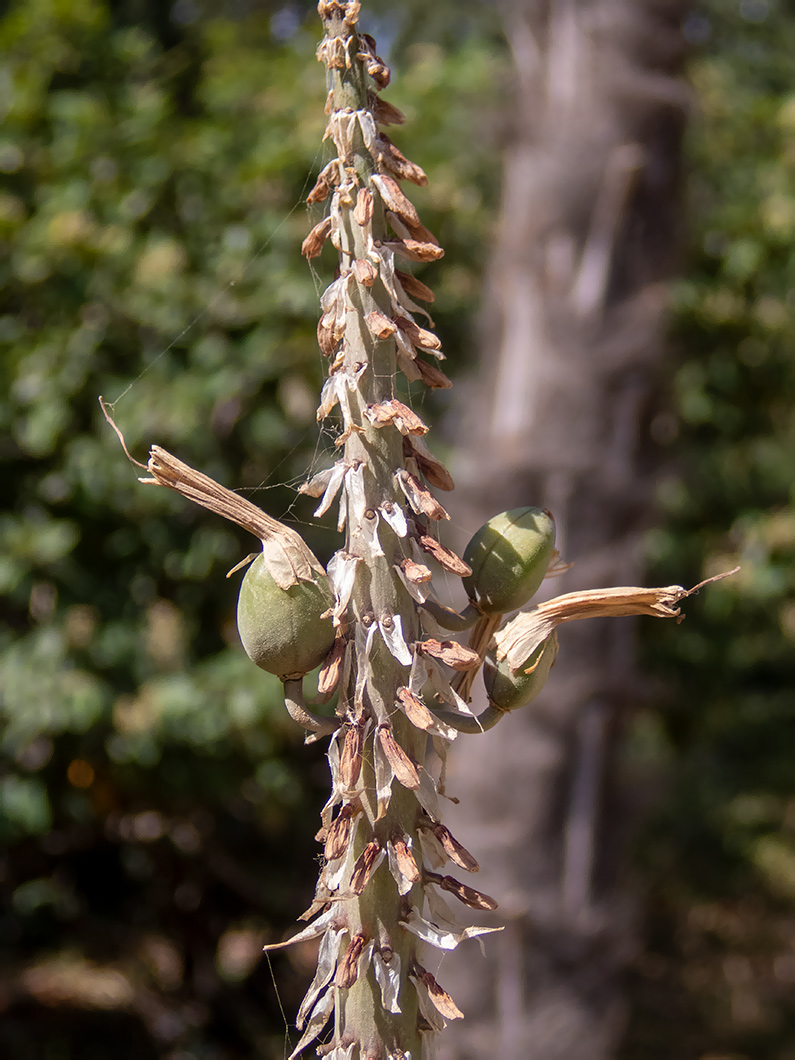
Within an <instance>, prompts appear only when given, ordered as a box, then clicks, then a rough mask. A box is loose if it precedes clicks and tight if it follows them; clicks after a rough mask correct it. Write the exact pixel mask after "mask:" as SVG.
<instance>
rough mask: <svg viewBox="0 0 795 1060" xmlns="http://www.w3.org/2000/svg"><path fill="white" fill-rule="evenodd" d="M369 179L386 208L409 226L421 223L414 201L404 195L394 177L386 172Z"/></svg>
mask: <svg viewBox="0 0 795 1060" xmlns="http://www.w3.org/2000/svg"><path fill="white" fill-rule="evenodd" d="M371 179H372V181H373V183H374V184H375V186H376V187H377V188H378V190H379V192H380V193H381V198H382V199H383V201H384V205H385V206H386V208H387V209H388V210H392V211H394V213H396V214H397V215H398V217H400V218H401V219H402V220H403V221H405V223H406V224H407V225H409V226H410V227H415V226H418V225H420V224H421V221H420V216H419V214H418V213H417V210H416V208H415V206H414V203H413V202H412V201H411V200H410V199H409V198H407V197H406V195H404V193H403V191H402V189H401V187H400V185H399V184H398V182H397V181H396V180H395V178H394V177H390V176H388V175H386V174H376V175H374V176H373V177H372V178H371ZM429 242H430V241H429Z"/></svg>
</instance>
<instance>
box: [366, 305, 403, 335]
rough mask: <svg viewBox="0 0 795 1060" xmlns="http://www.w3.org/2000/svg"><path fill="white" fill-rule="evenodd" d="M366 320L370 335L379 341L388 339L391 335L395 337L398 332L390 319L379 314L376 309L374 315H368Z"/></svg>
mask: <svg viewBox="0 0 795 1060" xmlns="http://www.w3.org/2000/svg"><path fill="white" fill-rule="evenodd" d="M364 319H365V323H366V324H367V327H368V328H369V329H370V333H371V334H372V335H374V336H375V337H376V338H377V339H388V338H389V336H390V335H394V334H395V332H396V331H397V325H396V324H395V323H394V322H393V321H391V320H390V319H389V317H386V316H384V314H383V313H379V312H378V311H377V310H375V309H374V310H373V311H372V313H368V314H367V316H366V317H365V318H364Z"/></svg>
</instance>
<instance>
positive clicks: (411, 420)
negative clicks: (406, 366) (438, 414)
mask: <svg viewBox="0 0 795 1060" xmlns="http://www.w3.org/2000/svg"><path fill="white" fill-rule="evenodd" d="M364 414H365V416H366V417H367V419H368V420H369V421H370V423H372V425H373V426H374V427H388V426H389V425H390V424H393V423H394V425H395V426H396V427H397V429H398V430H399V431H400V433H401V434H427V433H428V427H427V424H425V423H423V421H422V420H421V419H420V418H419V416H418V415H417V413H416V412H412V410H411V409H410V408H409V407H408V405H404V404H403V402H402V401H398V400H397V398H390V399H389V401H381V402H379V404H377V405H368V406H367V408H366V409H365V410H364Z"/></svg>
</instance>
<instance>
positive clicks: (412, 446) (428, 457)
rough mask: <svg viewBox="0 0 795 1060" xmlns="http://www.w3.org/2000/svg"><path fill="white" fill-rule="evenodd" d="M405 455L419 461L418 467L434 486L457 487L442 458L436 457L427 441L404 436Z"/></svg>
mask: <svg viewBox="0 0 795 1060" xmlns="http://www.w3.org/2000/svg"><path fill="white" fill-rule="evenodd" d="M403 455H404V456H405V457H412V458H413V459H414V460H416V461H417V467H418V468H419V469H420V471H421V472H422V473H423V475H424V476H425V478H426V479H427V480H428V482H430V484H431V485H432V486H436V488H437V489H440V490H446V491H449V490H453V489H455V483H454V482H453V476H452V475H451V474H450V472H449V471H448V470H447V468H446V467H445V466H444V464H443V463H442V462H441V460H437V459H436V457H435V456H434V455H433V453H432V452H431V451H430V450H429V449H428V447H427V445H426V444H425V442H423V441H420V439H417V440H416V441H414V440H413V439H411V438H404V439H403Z"/></svg>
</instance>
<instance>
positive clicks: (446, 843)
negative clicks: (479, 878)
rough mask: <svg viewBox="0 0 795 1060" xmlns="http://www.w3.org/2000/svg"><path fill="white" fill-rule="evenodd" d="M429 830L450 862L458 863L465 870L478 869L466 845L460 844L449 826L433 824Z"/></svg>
mask: <svg viewBox="0 0 795 1060" xmlns="http://www.w3.org/2000/svg"><path fill="white" fill-rule="evenodd" d="M431 830H432V832H433V834H434V835H435V836H436V838H437V839H438V841H439V844H440V845H441V847H442V849H443V850H444V852H445V854H447V856H448V858H449V859H450V860H451V861H452V862H454V863H455V864H456V865H458V866H459V868H462V869H466V871H467V872H477V871H478V869H479V868H480V865H478V863H477V861H475V859H474V858H473V857H472V855H471V854H470V853H469V851H468V850H467V849H466V847H463V846H461V844H460V843H459V842H458V840H457V839H456V838H455V836H454V835H453V834H452V832H451V831H450V829H449V828H446V827H445V826H444V825H443V824H434V825H433V826H432V828H431Z"/></svg>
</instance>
